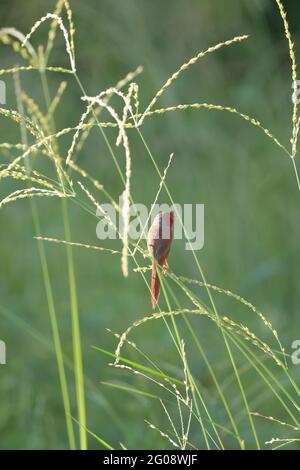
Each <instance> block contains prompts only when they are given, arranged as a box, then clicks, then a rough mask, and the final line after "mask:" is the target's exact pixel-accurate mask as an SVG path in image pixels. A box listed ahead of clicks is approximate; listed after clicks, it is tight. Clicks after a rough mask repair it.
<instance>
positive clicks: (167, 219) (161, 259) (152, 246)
mask: <svg viewBox="0 0 300 470" xmlns="http://www.w3.org/2000/svg"><path fill="white" fill-rule="evenodd" d="M173 225H174V212H160V213H159V214H157V216H156V217H155V219H154V221H153V224H152V225H151V227H150V230H149V233H148V250H149V252H150V254H151V256H152V257H153V260H152V280H151V301H152V306H153V308H154V307H155V306H156V305H157V301H158V298H159V293H160V281H159V276H158V273H157V267H156V264H159V266H164V264H167V257H168V255H169V252H170V248H171V243H172V239H173Z"/></svg>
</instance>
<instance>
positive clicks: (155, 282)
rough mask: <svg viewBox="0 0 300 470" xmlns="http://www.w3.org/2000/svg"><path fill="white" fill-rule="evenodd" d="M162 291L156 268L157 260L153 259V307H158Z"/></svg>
mask: <svg viewBox="0 0 300 470" xmlns="http://www.w3.org/2000/svg"><path fill="white" fill-rule="evenodd" d="M159 292H160V281H159V276H158V272H157V269H156V265H155V261H154V260H153V261H152V279H151V301H152V307H153V308H154V307H156V305H157V301H158V298H159Z"/></svg>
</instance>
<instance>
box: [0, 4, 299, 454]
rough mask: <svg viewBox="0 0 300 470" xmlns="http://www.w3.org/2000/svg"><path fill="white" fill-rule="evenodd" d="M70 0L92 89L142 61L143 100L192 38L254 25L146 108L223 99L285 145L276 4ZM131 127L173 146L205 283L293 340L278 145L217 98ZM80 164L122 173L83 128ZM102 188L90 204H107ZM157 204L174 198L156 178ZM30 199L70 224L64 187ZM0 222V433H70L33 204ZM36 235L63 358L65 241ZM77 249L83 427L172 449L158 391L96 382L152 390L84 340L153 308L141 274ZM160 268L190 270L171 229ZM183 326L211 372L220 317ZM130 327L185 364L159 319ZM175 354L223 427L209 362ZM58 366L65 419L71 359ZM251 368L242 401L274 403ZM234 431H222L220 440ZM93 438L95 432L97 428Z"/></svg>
mask: <svg viewBox="0 0 300 470" xmlns="http://www.w3.org/2000/svg"><path fill="white" fill-rule="evenodd" d="M54 6H55V2H53V1H50V0H47V1H44V2H40V1H38V0H30V1H27V2H25V1H22V2H21V1H20V0H19V1H16V0H13V1H4V0H2V1H1V4H0V18H1V27H7V26H14V27H16V28H17V29H19V30H20V31H23V32H24V33H27V32H28V31H29V30H30V28H31V26H32V24H33V23H34V22H35V21H36V20H37V19H38V18H39V17H41V16H42V15H44V14H45V13H47V12H48V11H53V9H54ZM71 6H72V9H73V13H74V21H75V26H76V37H75V40H76V44H75V45H76V54H77V69H78V75H79V76H80V78H81V80H82V82H83V84H84V86H85V88H86V89H87V90H88V94H90V95H93V94H96V93H98V92H99V91H101V90H104V89H106V88H108V87H109V86H111V85H114V84H115V83H116V82H117V81H118V80H119V79H120V78H122V77H123V76H125V75H126V74H127V73H128V72H129V71H131V70H134V69H135V68H136V67H137V66H138V65H143V67H144V72H143V74H142V75H140V76H139V77H138V78H137V79H136V81H137V82H138V84H139V86H140V101H141V107H142V109H144V107H145V106H146V105H147V104H148V102H149V100H150V99H151V98H152V97H153V96H154V94H155V92H156V91H157V90H158V89H159V88H160V87H161V85H162V84H163V83H164V82H165V81H166V79H167V78H168V77H169V76H170V75H171V74H172V73H173V72H174V71H176V70H177V69H178V68H179V66H180V65H181V64H182V63H184V62H185V61H187V60H188V59H189V58H191V57H193V56H194V55H195V54H196V53H197V52H198V51H200V50H203V49H206V48H207V47H209V46H211V45H214V44H216V43H218V42H220V41H223V40H226V39H230V38H231V37H233V36H236V35H240V34H249V35H250V38H249V39H248V40H247V41H243V42H242V43H240V44H235V45H233V46H230V47H228V48H224V49H222V50H220V51H218V52H216V53H214V54H210V55H209V56H206V57H205V58H204V59H202V60H200V61H199V62H198V63H197V64H196V65H194V66H193V67H191V68H190V69H189V70H188V71H187V72H186V73H184V74H182V76H181V77H180V78H179V79H178V80H177V81H176V82H175V83H174V84H173V85H172V87H171V88H170V89H169V90H168V91H167V92H166V93H165V94H164V95H163V97H162V98H161V99H160V101H159V103H158V105H159V107H160V106H170V105H173V104H179V103H194V102H211V103H220V104H222V105H224V106H234V107H236V108H238V109H239V110H240V111H242V112H246V113H247V114H249V115H251V116H254V117H256V118H257V119H259V120H260V121H261V122H262V124H263V125H265V127H267V128H269V129H270V130H271V131H272V132H273V133H274V135H276V136H277V137H278V138H279V140H281V141H282V142H283V143H284V144H285V145H286V146H288V145H289V139H290V133H291V74H290V60H289V55H288V49H287V43H286V40H285V38H284V33H283V27H282V22H281V19H280V16H279V13H278V10H277V9H276V5H275V1H272V0H251V1H250V0H227V2H226V6H225V2H221V1H218V0H214V1H210V0H203V1H201V2H199V1H193V0H188V1H184V0H173V1H172V2H161V1H159V0H151V2H150V1H147V0H124V1H123V2H121V1H118V0H100V1H99V0H87V1H86V2H82V1H80V0H72V1H71ZM285 6H286V10H287V12H288V18H289V21H290V27H291V30H292V33H293V37H294V40H295V43H296V47H297V46H298V45H299V43H300V41H299V40H300V36H299V33H300V31H299V15H300V5H299V4H298V2H295V1H291V0H289V1H285ZM48 28H49V24H48V23H47V24H45V25H43V26H42V28H41V29H40V30H39V32H37V33H36V34H35V35H34V37H33V38H32V43H33V44H35V45H37V44H39V43H40V42H42V41H43V42H45V41H46V39H47V31H48ZM0 49H1V55H0V57H1V66H0V68H1V69H2V68H8V67H12V66H14V65H15V64H16V63H21V62H20V58H19V56H17V55H16V54H14V53H13V52H12V51H11V49H10V48H9V47H6V46H4V45H0ZM298 49H299V48H298ZM51 64H52V65H65V66H67V65H68V59H67V57H66V54H65V50H64V44H63V38H62V35H61V34H58V36H57V40H56V43H55V49H54V51H53V54H52V56H51ZM4 79H5V82H6V85H7V93H8V96H7V105H6V107H7V108H13V109H16V102H15V98H14V86H13V80H12V78H11V76H10V75H7V76H5V77H4ZM48 79H49V84H50V88H51V92H52V94H54V93H55V90H56V88H57V86H58V84H59V82H60V81H61V80H62V79H65V77H64V76H60V75H56V74H51V75H48ZM67 80H68V88H67V91H66V93H65V96H64V98H63V104H62V105H61V106H60V107H59V111H58V112H57V114H56V126H57V128H58V129H60V128H63V127H70V126H75V125H76V124H77V123H78V121H79V119H80V116H81V113H82V112H83V110H84V104H83V103H82V101H81V100H80V96H81V93H80V90H79V89H78V86H77V84H76V82H75V80H73V79H72V77H70V78H68V77H67ZM21 82H22V87H23V88H24V90H25V91H26V92H27V93H28V94H29V95H31V96H32V97H34V98H35V99H36V100H37V101H38V102H39V103H41V108H42V109H44V102H43V97H42V91H41V86H40V79H39V76H38V74H37V73H35V72H27V73H22V74H21ZM103 116H104V115H103ZM143 135H144V137H145V139H146V141H147V142H148V144H149V146H150V147H151V150H152V152H153V154H154V156H155V158H156V161H157V163H158V165H159V167H160V168H161V169H163V168H164V167H165V165H166V163H167V161H168V158H169V155H170V153H171V152H174V154H175V156H174V160H173V164H172V166H171V168H170V171H169V173H168V177H167V183H168V186H169V189H170V191H171V193H172V196H173V198H174V199H175V201H176V202H178V203H203V204H205V246H204V248H203V250H202V251H201V252H200V253H199V260H200V262H201V265H202V267H203V269H204V272H205V274H206V276H207V278H208V280H209V281H210V282H212V283H214V284H216V285H219V286H221V287H223V288H227V289H230V290H232V291H234V292H237V293H239V294H240V295H242V296H244V297H246V298H248V299H249V300H250V301H251V302H252V303H254V304H255V305H256V306H257V307H258V308H260V310H262V311H263V312H266V313H267V315H268V317H269V318H270V320H271V321H272V323H273V324H274V326H275V327H276V329H277V330H278V332H279V334H280V337H281V338H282V340H283V343H284V345H285V347H286V350H287V352H288V353H289V352H290V351H291V343H292V341H293V340H294V339H299V338H300V317H299V296H300V288H299V263H300V254H299V232H300V220H299V209H300V205H299V204H300V199H299V192H298V189H297V185H296V180H295V177H294V174H293V169H292V165H291V162H290V161H289V159H288V157H287V156H285V155H284V153H283V152H281V151H280V149H279V148H278V147H277V146H276V145H274V143H273V142H271V140H270V139H268V138H267V137H266V136H265V135H264V134H263V132H261V131H260V130H259V129H256V128H254V127H253V126H251V125H249V124H248V123H246V122H245V121H243V120H242V119H240V118H238V117H237V116H234V115H229V114H227V113H223V112H222V113H220V112H216V111H206V110H200V111H199V110H198V111H196V110H192V111H184V112H181V111H179V112H177V113H169V114H165V115H163V116H160V117H158V116H156V117H154V118H151V119H150V118H149V119H148V120H146V121H145V125H144V128H143ZM108 136H109V138H110V139H111V141H112V142H113V138H115V131H110V132H108ZM0 137H1V139H0V140H1V142H18V141H19V140H20V135H19V128H18V126H17V125H14V124H12V123H11V122H9V121H8V120H7V119H5V118H3V117H1V126H0ZM130 138H131V145H132V166H133V173H132V193H133V197H134V199H135V201H138V202H141V203H145V204H150V203H151V202H152V201H153V199H154V196H155V194H156V191H157V188H158V185H159V179H158V177H157V174H156V172H155V171H154V169H153V165H152V163H151V161H150V159H149V157H148V155H147V153H146V151H145V149H144V147H143V145H142V143H141V141H140V139H139V138H138V136H137V135H136V133H134V132H131V133H130ZM69 145H70V136H69V137H66V138H64V139H62V140H61V149H62V151H63V152H66V151H67V149H68V146H69ZM118 155H119V156H120V162H121V165H122V167H124V158H123V155H122V152H121V151H118ZM7 158H8V157H7V155H6V154H5V152H3V153H2V157H1V160H3V161H4V162H7ZM79 162H80V164H81V165H82V166H83V167H84V168H87V169H88V170H89V172H90V173H91V174H93V175H94V176H95V177H96V178H97V179H99V180H100V181H101V182H103V183H104V185H105V187H106V188H107V189H108V190H109V191H110V193H111V194H113V195H114V196H115V197H116V198H117V197H118V195H119V194H120V193H121V191H122V185H121V182H120V179H119V177H118V175H117V173H116V171H115V167H114V165H113V162H112V160H111V158H110V156H109V154H108V151H107V148H106V147H105V145H104V142H103V139H101V136H100V135H99V133H98V132H96V131H95V130H93V131H92V132H91V135H90V138H89V140H88V141H87V143H86V145H85V146H84V148H83V150H82V152H81V154H80V158H79ZM75 180H76V179H75ZM14 188H15V185H12V184H11V183H10V182H9V181H5V182H1V198H2V197H4V196H5V195H7V194H8V193H9V192H10V191H11V190H13V189H14ZM101 197H102V196H101V195H99V197H98V200H99V202H104V200H101ZM160 202H168V200H167V196H166V194H165V193H164V192H162V194H161V197H160ZM69 206H70V211H71V223H72V237H73V239H74V241H80V242H84V243H85V242H87V243H94V244H96V243H98V241H97V238H96V233H95V228H96V219H94V218H93V217H91V216H90V215H89V214H87V213H85V212H84V211H82V210H81V209H80V207H78V206H76V205H74V204H70V205H69ZM38 207H39V209H40V215H41V219H42V232H43V234H44V235H45V236H53V237H57V238H64V235H63V221H62V215H61V207H60V203H59V201H56V200H54V199H53V200H52V199H51V200H46V199H45V200H39V201H38ZM0 226H1V244H0V260H1V261H0V269H1V283H0V339H2V340H4V341H5V342H6V345H7V365H6V366H0V448H2V449H14V448H25V449H31V448H34V449H40V448H41V449H43V448H47V449H52V448H66V447H67V446H68V441H67V435H66V431H65V419H64V413H63V407H62V401H61V395H60V389H59V381H58V374H57V367H56V361H55V356H54V353H53V348H52V339H51V330H50V324H49V317H48V310H47V303H46V298H45V292H44V285H43V280H42V276H41V267H40V262H39V258H38V252H37V244H36V241H35V240H34V239H33V234H34V231H33V224H32V217H31V211H30V205H29V202H28V201H26V200H25V201H21V202H18V203H15V204H14V205H7V206H5V207H3V208H2V209H1V211H0ZM115 246H119V245H117V244H116V245H115ZM46 249H47V255H48V261H49V265H50V270H51V279H52V283H53V288H54V291H55V300H56V307H57V312H58V315H59V325H60V329H61V333H62V337H63V346H64V350H65V353H66V355H68V356H71V355H72V345H71V330H70V310H69V293H68V283H67V265H66V255H65V250H64V247H63V246H58V245H51V246H50V245H49V244H48V245H46ZM74 253H75V262H76V275H77V287H78V295H79V310H80V320H81V331H82V343H83V351H84V369H85V374H86V376H87V378H88V381H89V382H88V385H87V387H86V393H87V416H88V427H89V429H91V430H92V431H94V432H95V433H97V434H98V435H99V436H101V437H103V438H104V439H105V440H107V441H108V442H109V443H111V445H113V446H116V447H118V446H119V445H120V444H119V443H120V442H122V443H123V444H124V445H125V446H126V447H127V448H164V447H166V446H169V443H168V442H167V441H164V440H163V439H162V438H161V437H160V436H159V435H158V434H157V433H156V432H155V431H153V430H151V429H149V427H148V426H147V425H146V424H145V422H144V419H147V420H149V421H151V422H153V423H154V424H156V425H158V426H160V427H161V428H162V429H164V428H166V427H167V423H166V418H165V416H164V415H163V413H162V412H161V408H160V404H159V403H158V402H157V401H156V400H153V399H151V398H147V397H144V396H142V395H134V394H132V393H128V392H126V391H124V392H121V391H120V390H117V389H113V388H111V387H109V386H107V385H104V384H101V382H103V381H105V382H113V383H118V384H130V385H131V386H135V387H137V388H140V389H143V390H146V391H147V390H148V391H149V390H150V391H151V387H150V385H149V384H148V383H147V382H145V381H143V380H142V379H141V378H136V377H132V375H130V374H129V373H126V372H125V371H120V370H116V369H113V368H110V367H109V366H108V362H110V358H108V357H107V356H105V355H102V354H100V353H99V352H96V351H95V350H93V349H92V346H93V345H95V346H99V347H101V348H104V349H107V350H109V351H114V348H115V345H116V340H115V338H113V337H112V335H111V334H109V333H108V332H107V331H106V328H110V329H112V330H113V331H114V332H117V333H121V332H123V330H124V329H126V328H127V326H128V325H129V324H131V323H132V322H133V321H134V320H136V319H138V318H141V317H143V316H144V315H146V314H148V313H149V312H150V311H151V307H150V303H149V294H148V292H147V290H146V287H145V285H144V283H143V281H142V279H141V277H140V275H139V274H137V273H133V272H131V273H130V276H129V278H128V279H124V278H123V276H122V273H121V270H120V263H119V259H118V258H117V257H112V256H110V255H108V254H101V253H97V252H94V251H89V250H84V249H75V250H74ZM170 265H171V267H172V269H173V270H174V271H175V272H176V273H177V274H180V275H184V276H188V277H191V278H199V274H198V273H197V269H196V266H195V263H194V262H193V260H192V257H191V255H190V254H188V253H187V252H186V251H184V244H183V242H175V243H174V246H173V249H172V252H171V255H170ZM198 292H200V291H198ZM203 298H204V299H205V296H203ZM217 305H218V307H219V309H220V311H221V312H222V313H223V314H229V313H230V314H233V315H235V314H236V315H240V318H243V320H244V322H246V323H247V324H249V325H252V324H253V326H254V327H256V331H258V333H259V334H261V336H262V337H266V338H268V336H267V335H266V334H265V330H264V328H263V326H262V325H261V324H260V323H258V322H257V320H255V321H254V320H252V318H253V316H251V314H249V312H248V311H246V310H245V309H242V308H240V307H239V306H238V305H236V304H233V303H230V302H228V300H226V299H223V297H220V296H219V297H218V298H217ZM245 316H247V317H245ZM179 323H180V322H179ZM192 323H193V326H194V328H195V331H197V334H198V335H199V338H200V339H201V341H202V344H203V346H204V347H205V351H206V353H207V355H208V357H209V359H210V360H211V363H212V364H213V365H214V368H215V370H216V371H217V374H218V376H219V377H220V380H221V382H222V383H223V380H226V379H228V377H229V378H230V376H231V374H232V370H231V369H230V366H229V364H228V361H226V360H225V356H224V354H223V352H222V347H223V346H222V341H221V340H220V336H219V334H218V333H217V331H216V328H215V327H214V326H213V325H211V324H210V323H209V322H208V321H207V320H204V319H193V322H192ZM182 328H183V325H182ZM183 331H184V330H183ZM134 340H135V341H136V343H137V344H138V345H139V347H141V348H142V349H143V351H145V352H147V353H151V357H152V358H153V359H154V360H157V361H158V362H159V364H160V365H161V367H162V368H163V369H164V371H166V372H168V373H171V374H173V375H175V376H179V377H181V375H182V370H181V366H180V361H179V359H178V356H177V353H176V350H175V348H174V347H173V345H172V344H171V341H170V337H169V335H168V332H167V329H166V328H165V327H164V326H163V324H162V323H159V322H157V323H156V322H154V323H152V324H151V323H150V324H149V325H147V326H144V327H141V329H140V330H138V331H137V333H136V334H135V335H134ZM126 353H127V357H131V358H135V355H134V354H133V353H132V351H130V349H126ZM187 354H188V357H189V361H190V364H191V368H192V370H193V373H194V374H195V377H196V378H197V380H198V381H199V383H200V384H201V389H202V390H203V395H204V397H205V398H206V399H207V400H208V403H209V406H210V407H211V410H212V413H213V415H214V417H215V418H216V420H217V421H218V422H222V423H224V425H228V419H227V418H226V416H225V414H224V410H223V407H222V405H221V403H220V400H219V398H218V395H217V393H216V391H215V388H214V386H213V384H212V382H211V379H210V377H209V374H208V372H207V369H206V368H205V365H204V364H203V362H202V361H201V360H200V358H199V356H198V355H197V354H195V348H194V346H193V345H192V344H190V343H188V344H187ZM294 369H296V367H294ZM295 373H296V374H297V371H296V370H295ZM68 377H69V379H70V389H71V394H72V400H73V404H74V406H73V407H72V410H73V413H74V416H76V407H75V396H74V395H75V391H74V388H73V387H72V384H73V383H74V381H73V375H72V371H70V370H68ZM246 380H248V382H247V387H249V403H250V406H251V409H252V410H253V411H260V412H263V413H265V414H273V415H274V416H276V417H278V418H282V419H285V418H286V416H285V415H284V413H283V412H282V410H281V409H280V408H279V407H278V405H277V403H276V402H273V401H272V400H270V397H269V395H268V391H267V392H265V391H264V388H263V385H262V384H260V385H259V384H258V385H257V386H256V383H255V382H252V380H251V379H250V378H248V379H246ZM253 380H256V379H253ZM226 387H227V388H226ZM224 390H225V391H226V393H227V396H228V399H229V400H230V403H232V407H233V410H234V413H235V415H236V416H237V419H239V422H240V423H241V426H242V429H243V437H244V438H245V439H246V440H247V439H250V442H251V439H252V437H251V432H250V430H249V426H247V423H246V421H245V412H244V408H243V405H242V401H241V398H240V396H239V395H235V388H234V387H233V386H232V387H231V385H230V384H229V385H228V384H227V385H226V384H225V382H224ZM243 423H244V424H243ZM257 424H258V432H259V437H260V439H261V441H262V442H264V441H265V440H267V439H268V438H270V437H272V436H274V435H282V428H280V427H279V426H276V425H274V424H270V423H268V422H265V421H263V420H261V421H259V422H257ZM224 439H225V442H226V437H224ZM191 441H192V442H195V443H196V445H197V446H200V447H201V445H202V444H201V437H200V431H199V428H198V429H197V428H196V427H195V428H193V429H192V436H191ZM228 445H229V446H230V445H232V443H231V441H230V442H229V443H228ZM90 447H95V448H99V445H98V444H97V442H96V441H95V440H93V439H92V438H91V440H90Z"/></svg>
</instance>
